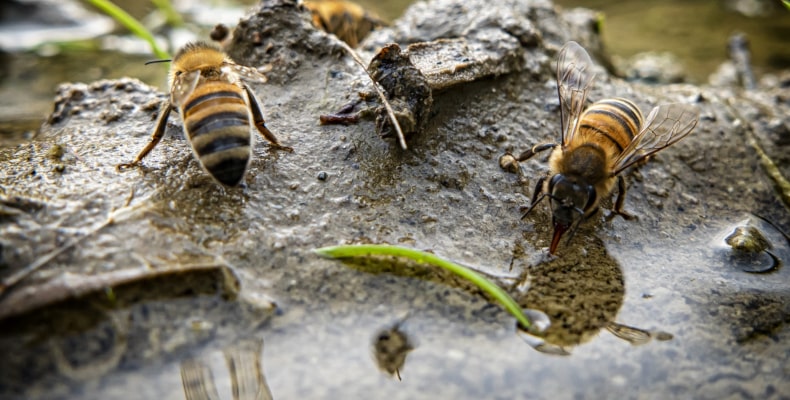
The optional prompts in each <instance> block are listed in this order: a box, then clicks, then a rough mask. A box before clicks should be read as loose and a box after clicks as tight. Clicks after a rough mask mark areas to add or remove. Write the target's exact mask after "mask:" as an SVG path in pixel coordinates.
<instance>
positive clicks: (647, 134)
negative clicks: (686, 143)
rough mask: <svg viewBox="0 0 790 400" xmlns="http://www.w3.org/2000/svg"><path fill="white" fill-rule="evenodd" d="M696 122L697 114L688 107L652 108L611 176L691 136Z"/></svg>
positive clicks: (617, 161)
mask: <svg viewBox="0 0 790 400" xmlns="http://www.w3.org/2000/svg"><path fill="white" fill-rule="evenodd" d="M697 121H699V110H697V108H696V107H694V106H692V105H690V104H682V103H672V104H664V105H660V106H658V107H656V108H654V109H653V110H652V111H650V114H649V115H648V116H647V119H646V120H645V123H644V127H643V128H642V130H641V131H639V133H638V134H637V135H636V136H635V137H634V140H632V141H631V143H630V144H629V145H628V147H626V148H625V149H624V150H623V152H622V153H620V156H618V157H617V160H615V164H614V170H613V172H612V174H613V175H617V174H619V173H620V172H622V171H623V170H624V169H626V168H628V167H630V166H631V165H634V164H635V163H637V162H639V161H641V160H644V159H645V158H646V157H648V156H650V155H651V154H655V153H657V152H658V151H660V150H662V149H665V148H667V147H669V146H671V145H672V144H674V143H675V142H677V141H678V140H680V139H683V138H684V137H685V136H686V135H688V134H689V133H691V131H692V130H693V129H694V127H695V126H697Z"/></svg>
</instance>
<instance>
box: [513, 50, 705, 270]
mask: <svg viewBox="0 0 790 400" xmlns="http://www.w3.org/2000/svg"><path fill="white" fill-rule="evenodd" d="M594 78H595V73H594V72H593V63H592V60H591V59H590V56H589V55H588V54H587V52H586V51H585V50H584V48H582V47H581V46H580V45H579V44H578V43H576V42H573V41H571V42H568V43H566V44H565V46H563V48H562V50H560V52H559V56H558V60H557V92H558V96H559V101H560V113H561V118H560V120H561V124H562V126H561V130H560V134H561V136H560V143H559V144H557V143H544V144H538V145H535V146H534V147H532V148H531V149H528V150H526V151H524V152H522V153H521V154H519V155H518V157H513V156H512V155H509V154H506V155H505V156H503V157H502V158H501V159H500V165H501V166H502V167H503V168H508V167H512V166H514V165H515V166H517V165H518V162H519V161H525V160H528V159H530V158H532V156H534V155H535V154H537V153H540V152H542V151H545V150H548V149H553V150H552V153H551V156H550V157H549V174H548V176H544V177H541V178H540V179H538V181H537V183H536V185H535V190H534V192H533V195H532V201H531V202H530V206H529V209H527V211H526V212H525V213H524V215H523V216H522V219H523V218H525V217H526V216H527V215H529V213H530V212H531V211H532V210H533V209H534V208H535V206H536V205H537V204H538V203H540V201H541V200H543V199H544V198H546V197H548V198H549V203H550V207H551V212H552V224H553V226H554V233H553V237H552V239H551V245H550V246H549V253H551V254H554V253H555V252H556V250H557V246H558V245H559V242H560V238H561V237H562V235H563V234H564V233H565V232H567V231H569V230H570V231H571V234H570V236H569V239H568V240H570V238H571V237H572V236H573V233H574V232H575V230H576V229H577V228H578V226H579V224H580V223H581V222H582V221H584V220H585V219H587V218H589V217H590V216H592V215H593V214H595V212H596V211H598V208H599V203H600V201H601V200H602V199H603V198H605V197H608V196H610V195H611V193H612V191H613V189H614V186H615V183H616V184H617V187H618V194H617V200H615V203H614V209H613V210H612V211H613V213H615V214H619V215H622V216H623V217H624V218H626V219H631V218H632V217H633V216H632V215H630V214H629V213H627V212H626V211H625V210H623V204H624V202H625V193H626V184H625V179H624V178H623V176H622V175H620V174H621V173H622V172H623V171H624V170H625V169H627V168H628V167H630V166H632V165H634V164H636V163H639V162H641V161H645V160H646V159H647V158H648V157H650V156H651V155H653V154H655V153H657V152H659V151H661V150H663V149H665V148H667V147H669V146H671V145H672V144H674V143H676V142H677V141H678V140H680V139H683V138H684V137H685V136H686V135H688V134H689V133H691V131H692V130H693V129H694V127H695V126H696V125H697V121H698V120H699V112H698V111H697V109H696V107H694V106H692V105H688V104H682V103H673V104H665V105H659V106H658V107H655V108H653V110H652V111H651V112H650V113H649V114H648V115H647V118H643V117H642V112H641V111H640V110H639V107H637V106H636V105H635V104H634V103H633V102H632V101H630V100H627V99H623V98H612V99H604V100H600V101H597V102H595V103H593V104H592V105H590V107H588V108H587V109H586V110H585V109H584V106H585V101H586V99H587V94H588V93H589V91H590V88H591V87H592V83H593V80H594Z"/></svg>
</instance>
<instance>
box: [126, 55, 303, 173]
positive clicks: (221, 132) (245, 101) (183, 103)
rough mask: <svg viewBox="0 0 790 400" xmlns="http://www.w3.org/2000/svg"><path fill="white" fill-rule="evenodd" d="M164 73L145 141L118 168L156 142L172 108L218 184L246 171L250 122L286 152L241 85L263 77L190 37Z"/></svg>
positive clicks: (246, 87) (251, 141)
mask: <svg viewBox="0 0 790 400" xmlns="http://www.w3.org/2000/svg"><path fill="white" fill-rule="evenodd" d="M159 61H164V62H166V61H170V60H159ZM169 76H170V79H169V81H170V99H169V100H168V101H166V102H165V104H164V105H163V106H162V108H161V109H160V112H159V117H158V119H157V121H156V127H155V128H154V132H153V135H152V136H151V141H150V142H149V143H148V144H147V145H146V146H145V147H144V148H143V150H142V151H140V153H139V154H138V155H137V157H135V159H134V161H132V162H131V163H126V164H121V165H119V166H118V169H126V168H130V167H134V166H137V165H139V164H140V162H141V161H142V159H143V158H144V157H145V156H146V155H148V153H149V152H151V150H153V148H154V147H156V145H157V144H159V141H160V140H162V136H164V133H165V128H166V127H167V119H168V117H169V115H170V112H171V111H173V110H174V109H177V110H178V112H179V113H180V114H181V119H182V121H183V122H184V131H185V133H186V137H187V139H188V140H189V143H190V144H191V145H192V150H193V151H194V153H195V156H196V157H197V158H198V160H199V161H200V165H201V166H202V167H203V168H204V169H205V170H206V172H208V173H209V174H210V175H211V176H212V177H213V178H214V179H215V180H217V181H218V182H220V183H222V184H223V185H226V186H236V185H238V184H239V183H240V182H241V181H242V179H243V178H244V175H245V173H246V172H247V167H248V165H249V162H250V158H251V153H252V146H253V144H254V137H253V135H251V134H250V130H251V127H252V126H254V127H255V129H256V130H257V131H258V133H260V134H261V135H262V136H263V137H264V138H266V140H268V141H269V142H270V143H271V145H272V146H274V147H276V148H279V149H282V150H286V151H292V149H291V148H290V147H285V146H282V145H280V143H279V142H278V141H277V138H276V137H275V136H274V134H273V133H272V132H271V131H269V129H268V128H267V127H266V122H265V121H264V119H263V113H262V112H261V106H260V104H259V102H258V99H257V98H256V97H255V94H254V93H253V91H252V89H250V86H249V85H248V84H247V82H254V83H264V82H266V76H265V75H263V74H262V73H260V72H259V71H258V70H256V69H254V68H251V67H245V66H242V65H238V64H236V63H234V62H233V61H231V60H230V58H228V57H227V56H226V55H225V53H223V52H222V51H221V50H220V49H219V48H217V47H215V46H213V45H210V44H207V43H204V42H196V43H190V44H188V45H186V46H184V47H183V48H182V49H181V50H179V51H178V53H177V54H176V56H175V57H174V58H173V60H172V67H171V68H170V75H169ZM251 123H252V124H251ZM251 125H252V126H251Z"/></svg>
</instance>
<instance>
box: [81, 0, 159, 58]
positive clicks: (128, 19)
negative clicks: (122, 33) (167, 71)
mask: <svg viewBox="0 0 790 400" xmlns="http://www.w3.org/2000/svg"><path fill="white" fill-rule="evenodd" d="M88 3H90V4H92V5H93V6H94V7H96V8H98V9H99V10H101V11H102V12H104V13H105V14H107V15H109V16H110V17H112V18H113V19H115V20H116V21H118V23H120V24H121V25H123V26H124V27H126V29H128V30H129V31H130V32H132V33H133V34H134V35H136V36H137V37H139V38H141V39H143V40H145V41H146V42H148V44H149V45H150V46H151V50H152V51H153V52H154V54H156V56H157V57H159V58H162V59H165V58H170V56H169V55H168V54H167V52H166V51H164V50H162V49H161V48H159V46H158V45H157V44H156V41H155V40H154V35H152V34H151V32H149V31H148V29H146V28H145V27H144V26H143V24H141V23H140V22H139V21H137V20H136V19H135V18H134V17H132V16H131V15H129V14H128V13H127V12H126V11H124V10H123V9H121V8H120V7H118V6H116V5H115V4H113V3H112V2H111V1H108V0H88Z"/></svg>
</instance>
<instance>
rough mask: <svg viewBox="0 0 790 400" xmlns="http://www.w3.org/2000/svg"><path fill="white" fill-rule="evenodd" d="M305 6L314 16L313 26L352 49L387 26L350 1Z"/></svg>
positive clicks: (331, 0)
mask: <svg viewBox="0 0 790 400" xmlns="http://www.w3.org/2000/svg"><path fill="white" fill-rule="evenodd" d="M304 6H305V7H306V8H307V9H308V10H310V12H311V13H312V15H313V25H315V26H316V27H317V28H319V29H322V30H324V31H325V32H327V33H332V34H334V35H335V36H337V37H338V38H339V39H340V40H342V41H344V42H346V43H348V45H349V46H351V47H357V45H358V44H359V42H360V41H361V40H362V39H364V38H365V37H366V36H367V35H368V34H369V33H370V32H371V31H373V30H374V29H376V28H380V27H382V26H384V25H386V24H385V23H384V21H383V20H382V19H381V18H379V17H378V16H377V15H375V14H373V13H371V12H368V11H365V9H364V8H362V6H360V5H359V4H356V3H352V2H350V1H343V0H315V1H305V2H304Z"/></svg>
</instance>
